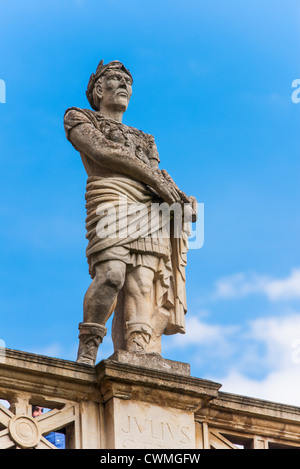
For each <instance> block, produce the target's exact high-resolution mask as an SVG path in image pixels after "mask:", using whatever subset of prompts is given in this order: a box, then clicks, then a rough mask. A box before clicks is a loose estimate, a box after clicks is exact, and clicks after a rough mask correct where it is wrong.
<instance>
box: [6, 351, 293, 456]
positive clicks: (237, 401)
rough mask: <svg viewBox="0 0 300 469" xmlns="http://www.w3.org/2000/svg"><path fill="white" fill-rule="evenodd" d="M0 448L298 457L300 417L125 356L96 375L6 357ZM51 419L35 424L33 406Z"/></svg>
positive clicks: (72, 366) (53, 361) (93, 370)
mask: <svg viewBox="0 0 300 469" xmlns="http://www.w3.org/2000/svg"><path fill="white" fill-rule="evenodd" d="M2 352H3V354H2V359H1V360H0V399H3V400H6V401H8V402H9V404H10V407H9V408H7V407H5V406H4V405H0V448H2V449H4V448H30V447H35V448H44V449H55V446H54V445H53V444H52V443H50V442H49V441H48V440H47V439H46V438H45V436H46V435H47V434H48V433H49V432H51V431H63V432H64V434H65V436H66V448H70V449H71V448H76V449H91V448H93V449H100V448H102V449H125V448H134V449H139V448H153V449H155V448H168V449H174V448H177V449H208V448H216V449H218V448H220V449H223V448H228V449H236V448H264V449H267V448H273V447H274V448H276V447H285V448H295V447H300V409H299V408H298V407H294V406H287V405H282V404H277V403H274V402H269V401H263V400H259V399H253V398H250V397H245V396H238V395H234V394H229V393H224V392H221V391H220V388H221V384H219V383H215V382H212V381H209V380H205V379H200V378H194V377H192V376H191V375H190V368H189V365H188V364H185V363H181V362H175V361H171V360H165V359H162V358H161V357H160V356H159V355H157V354H147V355H146V354H134V353H128V352H122V351H118V352H117V353H115V354H113V355H112V356H111V357H109V358H108V359H105V360H102V361H101V362H99V363H98V364H97V365H96V366H95V367H94V366H90V365H84V364H79V363H76V362H72V361H67V360H61V359H57V358H50V357H45V356H40V355H36V354H31V353H27V352H21V351H17V350H9V349H2ZM33 405H39V406H42V407H45V408H47V409H49V411H48V412H45V413H44V414H42V415H41V416H39V417H37V418H35V419H33V418H32V406H33Z"/></svg>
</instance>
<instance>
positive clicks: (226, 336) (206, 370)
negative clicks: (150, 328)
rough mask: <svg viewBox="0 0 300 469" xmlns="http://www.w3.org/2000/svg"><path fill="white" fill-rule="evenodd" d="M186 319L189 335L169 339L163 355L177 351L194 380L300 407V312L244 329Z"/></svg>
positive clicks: (266, 319)
mask: <svg viewBox="0 0 300 469" xmlns="http://www.w3.org/2000/svg"><path fill="white" fill-rule="evenodd" d="M208 317H209V316H208V315H207V317H202V318H201V319H200V318H199V317H193V316H191V317H189V318H188V317H187V319H186V331H187V332H186V334H185V335H180V334H177V335H175V336H173V337H167V339H166V340H165V346H164V347H165V348H164V351H163V356H164V357H168V355H170V351H172V350H174V351H176V354H177V355H180V356H181V357H183V358H184V359H183V361H185V362H188V363H190V365H191V370H192V375H193V376H198V377H203V378H207V379H211V380H212V381H215V382H218V383H220V384H222V388H221V390H222V391H224V392H230V393H233V394H241V395H244V396H249V397H254V398H260V399H266V400H269V401H274V402H278V403H283V404H291V405H296V406H300V392H299V390H300V313H297V312H289V313H286V314H284V315H281V316H280V317H275V316H273V317H260V318H257V319H254V320H252V321H249V322H247V323H244V324H239V325H222V324H218V323H215V324H209V323H208Z"/></svg>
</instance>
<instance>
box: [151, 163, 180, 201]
mask: <svg viewBox="0 0 300 469" xmlns="http://www.w3.org/2000/svg"><path fill="white" fill-rule="evenodd" d="M155 179H156V187H155V188H154V189H155V191H156V192H157V193H158V195H159V196H160V197H161V198H162V199H163V200H164V202H167V203H168V204H170V205H171V204H173V203H175V202H178V203H180V202H181V199H180V196H179V194H178V192H177V191H176V190H175V188H174V187H173V186H172V185H171V184H168V182H167V181H166V179H165V178H164V176H163V175H162V174H161V172H160V171H156V172H155Z"/></svg>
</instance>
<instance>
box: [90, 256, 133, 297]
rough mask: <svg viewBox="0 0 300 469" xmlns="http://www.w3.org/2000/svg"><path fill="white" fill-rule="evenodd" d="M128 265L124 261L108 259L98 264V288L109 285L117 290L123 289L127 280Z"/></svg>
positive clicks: (96, 279) (96, 277)
mask: <svg viewBox="0 0 300 469" xmlns="http://www.w3.org/2000/svg"><path fill="white" fill-rule="evenodd" d="M125 271H126V266H125V264H124V263H123V262H118V261H115V262H114V261H108V262H103V263H101V264H99V265H98V266H97V269H96V276H95V279H94V280H95V284H96V285H97V289H99V288H101V287H108V288H110V289H112V290H113V291H115V292H118V291H120V290H121V288H122V287H123V285H124V281H125Z"/></svg>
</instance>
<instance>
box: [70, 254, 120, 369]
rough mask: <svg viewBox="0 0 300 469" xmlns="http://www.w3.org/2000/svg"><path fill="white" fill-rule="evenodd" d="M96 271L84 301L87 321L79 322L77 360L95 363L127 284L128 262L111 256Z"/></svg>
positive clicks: (84, 315) (84, 312)
mask: <svg viewBox="0 0 300 469" xmlns="http://www.w3.org/2000/svg"><path fill="white" fill-rule="evenodd" d="M95 271H96V275H95V277H94V279H93V281H92V283H91V285H90V286H89V288H88V290H87V292H86V294H85V297H84V302H83V322H82V323H80V324H79V348H78V355H77V362H79V363H86V364H89V365H94V364H95V360H96V357H97V352H98V348H99V345H100V343H102V340H103V338H104V336H105V335H106V332H107V329H106V327H105V324H106V322H107V320H108V319H109V317H110V316H111V314H112V313H113V310H114V308H115V305H116V300H117V296H118V293H119V291H120V290H121V288H122V287H123V285H124V281H125V273H126V264H125V263H124V262H122V261H117V260H110V261H105V262H101V263H99V264H97V265H96V266H95Z"/></svg>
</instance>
